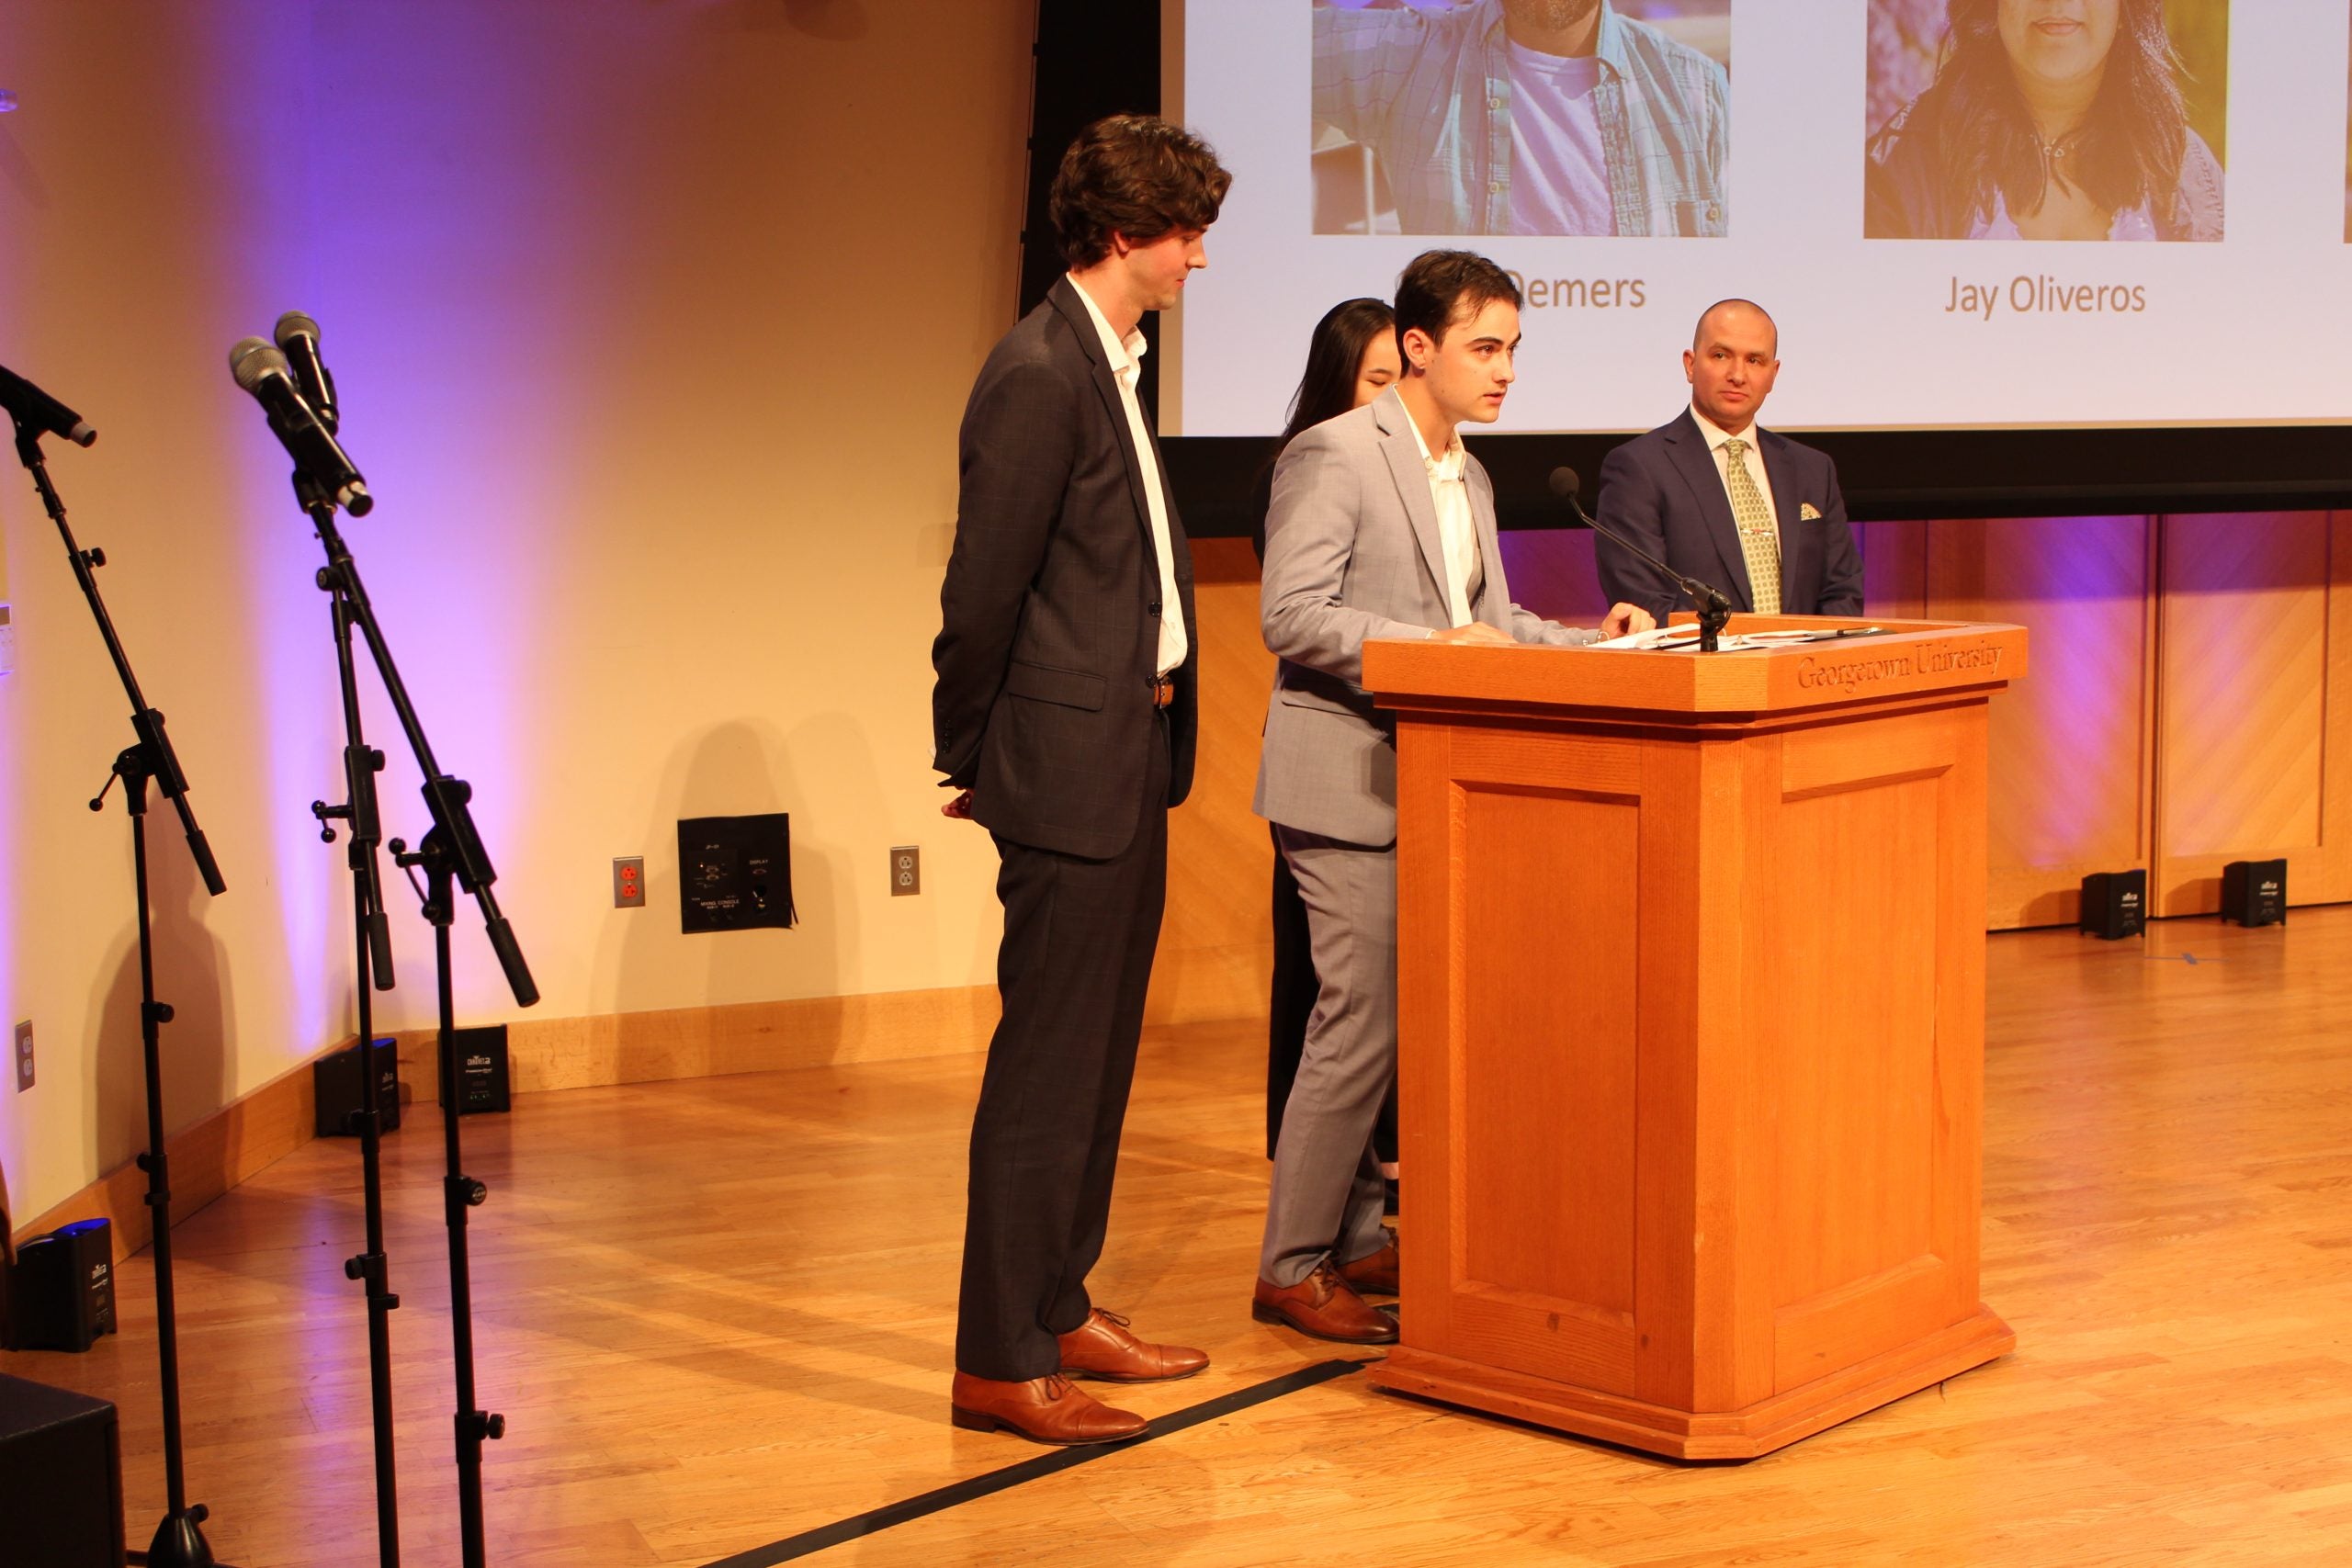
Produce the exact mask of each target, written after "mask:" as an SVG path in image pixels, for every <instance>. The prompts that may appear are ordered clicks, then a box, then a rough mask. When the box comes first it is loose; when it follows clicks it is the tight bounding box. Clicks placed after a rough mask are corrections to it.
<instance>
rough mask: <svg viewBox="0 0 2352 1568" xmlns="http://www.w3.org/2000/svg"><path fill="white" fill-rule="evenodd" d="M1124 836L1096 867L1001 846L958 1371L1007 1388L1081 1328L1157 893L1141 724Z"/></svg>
mask: <svg viewBox="0 0 2352 1568" xmlns="http://www.w3.org/2000/svg"><path fill="white" fill-rule="evenodd" d="M1152 734H1153V737H1154V739H1153V741H1152V743H1151V749H1152V754H1151V758H1150V760H1149V761H1148V764H1147V766H1146V768H1145V770H1144V779H1143V800H1142V803H1141V804H1142V810H1141V816H1140V819H1139V820H1138V822H1137V823H1136V836H1135V839H1134V840H1133V841H1132V842H1130V843H1129V844H1128V845H1127V847H1126V849H1125V851H1124V852H1121V853H1120V854H1118V855H1116V856H1114V857H1113V858H1112V859H1110V860H1083V859H1080V858H1079V857H1078V856H1075V855H1066V854H1059V853H1057V852H1054V851H1051V850H1043V849H1037V848H1035V847H1034V846H1031V845H1027V844H1017V843H1013V842H1012V841H1011V840H1005V839H999V840H997V852H998V853H999V854H1000V855H1001V857H1002V863H1001V866H1000V867H999V869H998V872H997V883H996V887H997V897H998V899H999V900H1000V901H1001V903H1002V904H1003V905H1004V942H1003V945H1002V946H1001V947H1000V948H999V949H998V950H997V990H998V993H999V995H1000V996H1001V998H1002V1000H1003V1006H1004V1012H1003V1017H1002V1018H1001V1020H1000V1021H999V1022H998V1024H997V1027H996V1033H995V1035H994V1036H993V1037H992V1038H991V1039H990V1040H989V1061H988V1069H987V1072H986V1074H985V1076H984V1077H982V1079H981V1082H980V1102H979V1108H978V1111H976V1112H975V1113H974V1114H973V1117H972V1164H971V1179H970V1189H969V1194H968V1199H967V1209H966V1213H965V1222H964V1276H963V1288H962V1299H961V1302H960V1303H959V1305H958V1307H957V1312H956V1370H957V1371H964V1372H968V1373H970V1374H971V1375H972V1376H974V1377H982V1378H999V1379H1003V1380H1005V1381H1008V1382H1012V1381H1020V1380H1024V1379H1028V1378H1038V1377H1045V1376H1047V1375H1048V1374H1050V1373H1052V1372H1055V1371H1059V1370H1060V1367H1061V1351H1060V1348H1059V1347H1058V1346H1057V1345H1056V1344H1055V1342H1054V1340H1055V1336H1057V1335H1059V1334H1067V1333H1069V1331H1070V1330H1071V1329H1073V1328H1076V1327H1078V1326H1079V1325H1080V1324H1082V1323H1084V1322H1085V1321H1086V1319H1087V1314H1089V1312H1091V1310H1092V1306H1093V1303H1092V1301H1091V1299H1090V1298H1089V1297H1088V1295H1087V1293H1086V1276H1087V1274H1088V1272H1089V1271H1090V1270H1091V1269H1092V1268H1093V1267H1094V1264H1095V1260H1096V1259H1097V1258H1101V1257H1102V1255H1103V1235H1104V1233H1105V1230H1106V1229H1107V1227H1108V1224H1109V1221H1110V1214H1111V1179H1112V1177H1113V1175H1114V1172H1115V1170H1116V1168H1117V1166H1118V1158H1119V1129H1120V1126H1121V1124H1122V1123H1123V1122H1125V1118H1126V1112H1127V1091H1128V1089H1129V1087H1130V1086H1131V1085H1132V1084H1133V1083H1134V1081H1135V1067H1136V1040H1137V1039H1138V1037H1139V1036H1140V1035H1141V1034H1142V1032H1143V1004H1144V990H1145V987H1147V986H1148V984H1149V982H1150V979H1151V955H1152V950H1153V948H1154V947H1155V946H1156V945H1157V944H1158V942H1159V918H1160V911H1161V908H1162V907H1163V906H1164V905H1165V903H1166V902H1167V895H1168V730H1167V726H1166V724H1165V723H1161V724H1157V725H1154V726H1153V727H1152Z"/></svg>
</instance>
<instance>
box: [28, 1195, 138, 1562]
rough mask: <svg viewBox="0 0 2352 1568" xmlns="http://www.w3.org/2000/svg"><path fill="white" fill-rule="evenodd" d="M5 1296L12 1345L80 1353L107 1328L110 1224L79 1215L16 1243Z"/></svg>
mask: <svg viewBox="0 0 2352 1568" xmlns="http://www.w3.org/2000/svg"><path fill="white" fill-rule="evenodd" d="M8 1297H9V1301H8V1313H9V1328H10V1332H11V1333H12V1335H13V1336H14V1341H13V1343H12V1344H11V1345H10V1347H9V1348H11V1349H16V1350H72V1351H74V1352H76V1353H79V1352H81V1351H84V1350H86V1349H88V1348H90V1347H91V1346H92V1345H95V1344H96V1343H97V1341H98V1339H99V1337H101V1336H103V1335H107V1334H112V1333H113V1332H114V1226H113V1225H112V1224H110V1223H109V1222H107V1221H106V1220H84V1221H82V1222H81V1223H80V1224H71V1225H67V1226H65V1227H64V1228H63V1229H62V1230H55V1231H51V1233H50V1234H49V1235H44V1236H37V1237H35V1238H34V1239H33V1240H31V1241H28V1242H27V1243H25V1245H24V1246H22V1247H18V1248H17V1266H16V1268H15V1269H12V1270H11V1271H10V1274H9V1280H8ZM6 1517H7V1516H6V1515H5V1514H0V1526H5V1524H6Z"/></svg>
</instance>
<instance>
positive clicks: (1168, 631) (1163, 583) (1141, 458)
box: [1069, 276, 1192, 675]
mask: <svg viewBox="0 0 2352 1568" xmlns="http://www.w3.org/2000/svg"><path fill="white" fill-rule="evenodd" d="M1069 281H1070V287H1071V288H1075V289H1077V290H1078V297H1079V298H1080V299H1083V300H1085V301H1086V313H1087V314H1088V315H1090V316H1091V317H1093V318H1094V330H1095V331H1096V332H1098V333H1102V335H1103V356H1104V357H1105V358H1107V359H1108V360H1109V361H1110V364H1111V374H1112V376H1113V377H1114V378H1116V379H1117V381H1118V383H1119V401H1120V402H1121V403H1122V404H1124V405H1125V408H1126V411H1127V434H1130V435H1132V436H1133V437H1135V444H1136V464H1137V465H1138V466H1139V467H1140V468H1142V470H1143V496H1144V501H1145V503H1146V504H1147V506H1148V509H1149V511H1150V513H1151V547H1152V549H1153V551H1154V552H1155V553H1157V554H1158V556H1159V671H1158V672H1159V674H1161V675H1166V674H1167V673H1168V672H1169V671H1170V670H1173V669H1175V668H1176V666H1178V665H1179V664H1182V663H1183V662H1184V655H1185V654H1186V653H1187V652H1189V651H1190V650H1191V648H1192V643H1191V641H1190V639H1188V638H1187V637H1185V635H1184V602H1183V600H1182V599H1181V598H1179V597H1178V596H1177V592H1176V556H1175V552H1174V551H1173V550H1172V549H1170V547H1169V543H1168V500H1167V498H1166V497H1165V496H1164V495H1162V494H1161V493H1160V490H1159V458H1158V457H1155V456H1154V455H1153V451H1152V445H1151V427H1150V426H1149V425H1148V424H1146V423H1144V417H1143V404H1142V403H1141V402H1140V401H1138V400H1136V378H1137V377H1138V376H1140V375H1141V374H1142V373H1143V355H1144V350H1145V349H1146V348H1147V347H1148V346H1149V345H1148V344H1146V343H1145V342H1144V337H1143V333H1142V331H1141V330H1140V329H1138V330H1136V331H1135V332H1131V333H1128V334H1127V335H1126V336H1125V338H1122V337H1120V336H1119V334H1118V333H1114V332H1113V331H1112V330H1111V322H1110V319H1109V318H1108V317H1106V316H1104V315H1103V308H1102V307H1101V306H1100V305H1097V304H1096V303H1095V302H1094V297H1093V296H1092V295H1091V294H1089V293H1087V291H1086V286H1085V285H1084V284H1082V283H1080V282H1079V280H1078V279H1077V277H1076V276H1072V277H1071V278H1070V280H1069Z"/></svg>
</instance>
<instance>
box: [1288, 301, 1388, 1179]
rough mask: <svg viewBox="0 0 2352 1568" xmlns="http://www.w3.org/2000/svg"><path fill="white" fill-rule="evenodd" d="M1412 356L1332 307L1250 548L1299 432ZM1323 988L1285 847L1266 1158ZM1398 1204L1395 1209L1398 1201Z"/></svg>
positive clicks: (1373, 323) (1372, 324)
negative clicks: (1281, 464)
mask: <svg viewBox="0 0 2352 1568" xmlns="http://www.w3.org/2000/svg"><path fill="white" fill-rule="evenodd" d="M1403 367H1404V361H1403V359H1402V357H1401V356H1400V355H1398V353H1397V314H1396V312H1395V311H1393V310H1390V309H1389V308H1388V303H1387V301H1386V300H1384V299H1345V300H1342V301H1340V303H1339V304H1337V305H1334V306H1332V307H1331V308H1330V310H1327V311H1325V312H1324V315H1323V319H1322V320H1321V321H1317V322H1316V323H1315V335H1314V337H1313V338H1312V339H1311V340H1309V342H1308V344H1307V348H1306V373H1305V374H1303V375H1302V376H1300V377H1299V378H1298V390H1297V391H1296V392H1295V393H1293V394H1292V395H1291V400H1290V423H1287V424H1285V425H1284V426H1283V438H1282V442H1281V444H1280V445H1279V446H1276V447H1275V448H1274V453H1273V457H1268V458H1267V459H1266V467H1265V470H1264V471H1263V472H1262V473H1261V474H1260V475H1259V476H1258V495H1257V508H1256V512H1257V518H1258V521H1257V525H1256V526H1255V527H1254V528H1253V529H1252V530H1251V532H1250V547H1252V548H1253V549H1255V550H1256V551H1257V552H1258V554H1259V555H1260V556H1261V557H1262V556H1264V554H1265V553H1266V510H1267V508H1268V507H1269V506H1271V505H1272V502H1273V483H1274V458H1275V457H1281V456H1282V448H1283V446H1289V445H1290V441H1291V437H1292V436H1294V435H1296V434H1298V433H1299V432H1300V431H1302V430H1305V429H1307V428H1308V427H1309V426H1311V425H1317V424H1320V423H1323V422H1324V421H1325V420H1327V419H1336V418H1338V417H1339V416H1340V415H1341V414H1343V413H1346V412H1348V411H1349V410H1351V409H1356V408H1362V407H1363V405H1364V404H1366V403H1368V402H1370V401H1372V400H1373V399H1374V398H1376V397H1378V396H1379V395H1380V393H1381V390H1382V389H1384V388H1385V387H1386V386H1387V385H1388V384H1389V383H1390V382H1392V381H1394V380H1396V379H1397V376H1398V375H1399V374H1400V373H1401V371H1402V370H1403ZM1318 988H1319V987H1318V982H1317V978H1316V974H1315V959H1314V956H1313V954H1312V953H1310V952H1309V951H1308V949H1307V941H1306V905H1305V904H1304V903H1302V902H1300V900H1299V897H1298V884H1297V883H1296V882H1295V881H1294V880H1292V878H1291V874H1290V866H1289V865H1288V864H1287V863H1285V862H1284V861H1283V856H1282V852H1281V851H1280V850H1276V851H1275V852H1274V983H1273V995H1272V998H1270V999H1269V1003H1268V1007H1267V1010H1266V1157H1267V1158H1268V1159H1272V1158H1273V1157H1274V1144H1275V1142H1276V1140H1277V1139H1278V1138H1279V1137H1280V1136H1281V1134H1282V1130H1283V1106H1284V1105H1285V1104H1287V1103H1288V1102H1289V1100H1290V1086H1291V1080H1292V1079H1293V1078H1295V1077H1297V1076H1298V1057H1299V1051H1300V1049H1301V1047H1302V1046H1303V1045H1304V1044H1305V1043H1306V1020H1307V1016H1308V1015H1309V1014H1310V1013H1312V1012H1313V1011H1314V1010H1315V996H1316V992H1317V989H1318ZM1373 1140H1374V1145H1375V1147H1376V1150H1377V1152H1378V1154H1379V1156H1380V1160H1381V1168H1382V1171H1383V1173H1384V1174H1385V1175H1386V1176H1387V1178H1388V1179H1389V1182H1390V1188H1389V1190H1390V1193H1391V1196H1392V1199H1393V1196H1394V1193H1395V1190H1396V1187H1395V1183H1396V1179H1397V1090H1396V1088H1395V1086H1394V1085H1392V1086H1390V1088H1389V1091H1388V1103H1387V1104H1386V1105H1385V1106H1384V1107H1383V1108H1382V1109H1381V1112H1380V1122H1379V1124H1378V1126H1377V1127H1376V1128H1374V1133H1373ZM1391 1208H1392V1209H1393V1208H1394V1203H1393V1201H1392V1203H1391Z"/></svg>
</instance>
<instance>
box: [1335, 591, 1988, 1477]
mask: <svg viewBox="0 0 2352 1568" xmlns="http://www.w3.org/2000/svg"><path fill="white" fill-rule="evenodd" d="M1838 624H1860V623H1838V622H1823V621H1820V620H1818V619H1813V618H1800V617H1760V616H1747V617H1740V618H1739V619H1736V620H1735V621H1734V623H1733V626H1732V629H1733V630H1735V631H1737V630H1740V629H1742V628H1743V627H1747V628H1751V629H1753V628H1760V627H1763V626H1805V625H1811V626H1820V625H1838ZM1874 624H1876V625H1879V626H1885V627H1888V628H1889V632H1888V634H1887V635H1882V636H1873V637H1857V638H1854V639H1852V640H1851V641H1840V642H1820V643H1808V644H1801V645H1796V646H1792V647H1786V648H1779V649H1769V650H1764V651H1755V652H1732V653H1718V654H1713V655H1699V654H1695V653H1634V652H1626V651H1621V650H1614V649H1538V648H1520V647H1502V646H1485V647H1481V646H1476V645H1453V644H1439V643H1430V642H1382V643H1375V644H1371V645H1368V646H1367V647H1366V649H1365V652H1364V672H1365V679H1366V682H1367V684H1368V685H1369V686H1370V687H1371V688H1372V690H1373V691H1374V694H1376V695H1377V697H1378V699H1379V701H1380V702H1381V703H1382V705H1385V706H1386V707H1389V708H1392V709H1394V710H1396V711H1397V716H1398V725H1397V739H1398V747H1397V754H1398V777H1397V794H1398V823H1397V828H1398V841H1397V879H1398V887H1397V894H1398V919H1399V924H1400V937H1401V952H1400V954H1399V971H1398V987H1399V995H1398V1002H1399V1048H1400V1055H1399V1096H1400V1100H1399V1109H1400V1134H1401V1141H1402V1145H1403V1146H1402V1149H1401V1151H1400V1155H1401V1159H1402V1162H1403V1166H1404V1168H1405V1169H1407V1170H1408V1171H1409V1172H1410V1176H1409V1178H1408V1180H1407V1181H1406V1183H1405V1188H1404V1190H1405V1199H1404V1204H1405V1207H1404V1213H1403V1215H1402V1227H1403V1231H1404V1235H1405V1242H1404V1247H1403V1265H1404V1275H1403V1280H1402V1284H1403V1301H1402V1305H1401V1308H1400V1316H1401V1318H1402V1323H1403V1333H1402V1338H1401V1339H1400V1341H1399V1343H1398V1344H1397V1347H1396V1348H1394V1349H1393V1350H1392V1351H1391V1352H1390V1354H1389V1356H1388V1358H1387V1359H1386V1360H1385V1362H1384V1363H1382V1364H1380V1365H1378V1366H1376V1367H1375V1368H1374V1370H1373V1372H1372V1376H1373V1380H1374V1382H1376V1383H1378V1384H1380V1385H1382V1386H1384V1387H1386V1388H1391V1389H1395V1390H1397V1391H1398V1392H1401V1393H1413V1394H1419V1395H1422V1396H1426V1397H1430V1398H1434V1399H1440V1400H1444V1401H1447V1402H1449V1403H1453V1404H1463V1405H1468V1406H1472V1407H1474V1408H1477V1409H1481V1410H1487V1411H1491V1412H1494V1413H1496V1414H1498V1415H1503V1416H1513V1417H1516V1418H1518V1419H1521V1420H1526V1421H1532V1422H1536V1423H1539V1424H1541V1425H1544V1426H1547V1427H1557V1428H1560V1429H1562V1430H1566V1431H1570V1432H1576V1433H1580V1434H1582V1435H1584V1436H1587V1437H1593V1438H1605V1439H1607V1440H1609V1441H1611V1442H1616V1443H1623V1444H1626V1445H1628V1446H1630V1447H1634V1448H1638V1449H1645V1450H1651V1451H1653V1452H1657V1453H1663V1454H1668V1455H1672V1456H1674V1457H1677V1458H1682V1459H1737V1458H1747V1457H1749V1456H1752V1455H1756V1454H1760V1453H1765V1452H1768V1451H1770V1450H1772V1449H1775V1448H1778V1447H1781V1445H1783V1444H1786V1443H1790V1442H1793V1441H1795V1440H1796V1439H1798V1438H1803V1437H1805V1436H1807V1435H1809V1434H1811V1433H1814V1432H1816V1431H1819V1430H1821V1429H1822V1428H1823V1427H1828V1426H1832V1425H1834V1424H1836V1423H1837V1422H1839V1421H1842V1420H1844V1419H1846V1418H1847V1417H1848V1416H1854V1415H1858V1414H1860V1412H1862V1411H1864V1410H1868V1409H1871V1408H1872V1407H1874V1406H1876V1405H1879V1404H1884V1403H1886V1402H1887V1401H1889V1400H1893V1399H1897V1398H1900V1397H1902V1396H1903V1395H1905V1394H1906V1393H1913V1392H1915V1391H1917V1390H1918V1389H1921V1388H1924V1387H1926V1386H1927V1385H1928V1384H1929V1383H1932V1382H1938V1381H1939V1380H1940V1379H1943V1378H1946V1377H1949V1376H1951V1375H1952V1374H1953V1373H1955V1372H1958V1371H1963V1370H1965V1369H1967V1368H1969V1367H1973V1366H1976V1365H1978V1364H1979V1363H1981V1362H1984V1361H1986V1360H1989V1359H1993V1358H1994V1357H1996V1356H1999V1355H2002V1354H2004V1353H2005V1352H2007V1350H2008V1349H2010V1348H2012V1347H2013V1345H2014V1344H2015V1342H2016V1341H2015V1337H2014V1336H2013V1335H2012V1334H2011V1333H2010V1332H2009V1329H2008V1327H2007V1325H2005V1324H2003V1323H2002V1322H2001V1320H2000V1319H1999V1318H1998V1317H1996V1316H1995V1315H1994V1314H1993V1313H1992V1312H1990V1311H1989V1310H1987V1309H1986V1308H1985V1306H1984V1304H1983V1303H1980V1302H1979V1301H1978V1300H1977V1294H1976V1290H1977V1224H1978V1216H1977V1210H1978V1189H1979V1174H1978V1172H1979V1159H1980V1144H1981V1136H1980V1120H1979V1119H1980V1111H1981V1105H1982V1097H1983V1058H1984V1024H1985V716H1986V704H1987V701H1988V699H1989V698H1990V696H1991V694H1993V693H1995V692H1996V691H1998V690H2000V689H2001V688H2002V687H2003V686H2004V685H2006V684H2007V682H2010V681H2013V680H2016V679H2017V678H2018V677H2019V676H2021V675H2022V674H2023V673H2024V672H2025V652H2026V637H2025V632H2024V631H2023V629H2022V628H2020V627H2017V626H1989V625H1964V624H1959V623H1942V622H1923V621H1907V622H1893V621H1880V622H1876V623H1874Z"/></svg>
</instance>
